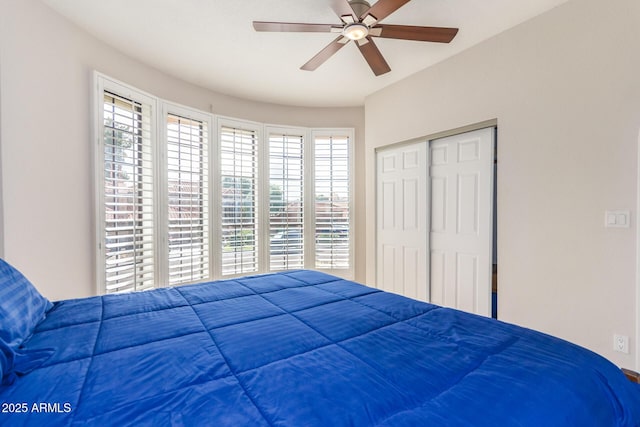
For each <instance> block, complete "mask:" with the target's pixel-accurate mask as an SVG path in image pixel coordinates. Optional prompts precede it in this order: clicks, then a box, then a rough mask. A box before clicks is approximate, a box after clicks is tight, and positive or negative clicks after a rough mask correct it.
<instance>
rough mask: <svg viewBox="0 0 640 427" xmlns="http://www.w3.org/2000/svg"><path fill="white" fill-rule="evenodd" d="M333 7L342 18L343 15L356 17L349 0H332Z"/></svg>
mask: <svg viewBox="0 0 640 427" xmlns="http://www.w3.org/2000/svg"><path fill="white" fill-rule="evenodd" d="M331 9H333V11H334V12H335V13H336V15H338V17H339V18H341V19H342V17H343V16H347V15H351V16H352V17H354V18H355V13H354V12H353V9H352V8H351V5H350V4H349V2H348V0H331Z"/></svg>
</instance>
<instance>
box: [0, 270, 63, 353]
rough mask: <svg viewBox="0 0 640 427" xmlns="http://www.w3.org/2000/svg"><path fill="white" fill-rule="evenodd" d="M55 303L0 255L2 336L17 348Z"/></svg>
mask: <svg viewBox="0 0 640 427" xmlns="http://www.w3.org/2000/svg"><path fill="white" fill-rule="evenodd" d="M52 306H53V305H52V304H51V302H50V301H49V300H48V299H46V298H45V297H43V296H42V295H40V293H39V292H38V291H37V290H36V288H35V287H34V286H33V285H32V284H31V282H29V280H28V279H27V278H26V277H24V276H23V275H22V273H20V272H19V271H18V270H16V269H15V268H13V267H12V266H11V265H9V264H8V263H7V262H6V261H4V260H3V259H0V340H2V341H4V342H5V343H6V345H8V346H9V347H10V348H12V349H13V350H16V349H17V348H18V347H19V346H20V344H21V343H22V342H23V341H24V340H25V339H27V338H28V337H29V336H31V334H32V333H33V330H34V329H35V327H36V325H37V324H38V323H39V322H40V321H41V320H42V319H44V316H45V314H46V313H47V311H49V310H50V309H51V307H52Z"/></svg>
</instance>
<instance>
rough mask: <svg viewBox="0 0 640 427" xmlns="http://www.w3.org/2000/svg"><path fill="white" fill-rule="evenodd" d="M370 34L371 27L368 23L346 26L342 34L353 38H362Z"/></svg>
mask: <svg viewBox="0 0 640 427" xmlns="http://www.w3.org/2000/svg"><path fill="white" fill-rule="evenodd" d="M368 34H369V27H367V26H366V25H363V24H360V23H355V24H350V25H347V26H346V27H344V29H343V30H342V35H343V36H345V37H346V38H348V39H351V40H361V39H363V38H365V37H367V35H368Z"/></svg>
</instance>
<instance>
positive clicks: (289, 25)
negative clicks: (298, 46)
mask: <svg viewBox="0 0 640 427" xmlns="http://www.w3.org/2000/svg"><path fill="white" fill-rule="evenodd" d="M334 26H335V25H331V24H298V23H295V22H263V21H253V28H255V30H256V31H276V32H297V33H330V32H331V28H332V27H334Z"/></svg>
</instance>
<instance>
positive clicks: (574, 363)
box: [0, 262, 640, 427]
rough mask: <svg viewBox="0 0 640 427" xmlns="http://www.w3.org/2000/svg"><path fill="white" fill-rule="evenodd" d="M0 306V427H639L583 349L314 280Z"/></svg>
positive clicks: (634, 411) (639, 399)
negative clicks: (18, 309) (27, 311)
mask: <svg viewBox="0 0 640 427" xmlns="http://www.w3.org/2000/svg"><path fill="white" fill-rule="evenodd" d="M3 269H4V270H6V269H11V267H10V266H8V265H6V264H5V263H4V262H3V263H2V265H0V274H1V275H2V276H4V277H6V276H7V275H8V273H7V272H6V271H4V272H3ZM11 274H12V275H13V276H11V275H10V276H11V277H10V278H9V279H3V280H0V297H2V289H3V287H4V288H5V289H7V288H11V287H12V286H13V287H14V288H15V285H14V282H16V281H17V282H20V286H26V287H29V286H30V285H29V284H28V281H26V279H24V276H21V275H20V274H19V273H18V272H13V271H12V272H11ZM25 282H26V283H27V284H26V285H25V284H24V283H25ZM16 292H17V291H16V290H15V289H13V290H12V291H11V294H12V295H15V294H16ZM25 303H26V304H30V306H34V307H36V308H37V309H34V310H32V311H33V312H35V314H34V313H31V314H32V315H33V317H34V320H32V323H33V324H32V325H26V326H24V325H21V326H20V328H22V329H25V330H26V331H24V330H23V331H16V330H12V328H13V324H14V323H15V322H16V320H15V319H23V318H24V316H15V314H14V317H15V319H14V321H11V322H9V321H8V320H7V319H8V318H9V319H10V318H11V316H12V315H11V313H10V311H12V310H13V311H15V306H16V305H17V304H25ZM3 304H4V305H5V307H4V312H3V311H2V308H1V307H0V315H1V316H4V318H3V320H2V321H3V323H2V329H3V330H4V331H3V332H2V334H0V344H2V342H4V343H3V344H2V349H3V351H2V352H0V355H2V354H4V356H3V358H1V359H0V362H2V361H4V362H3V375H2V376H3V385H2V386H1V387H0V404H2V412H1V413H0V424H4V425H11V426H18V425H37V426H40V425H90V426H91V425H95V426H107V425H118V426H122V425H135V426H144V425H149V426H161V425H175V426H181V425H185V426H191V425H211V426H296V427H298V426H347V425H348V426H374V425H375V426H422V425H425V426H426V425H433V426H536V427H538V426H543V425H544V426H547V427H548V426H563V427H564V426H640V386H639V385H638V384H634V383H632V382H631V381H628V380H627V379H626V378H625V377H624V375H623V374H622V373H621V371H620V370H619V369H618V368H617V367H616V366H614V365H613V364H612V363H610V362H608V361H607V360H605V359H604V358H602V357H600V356H598V355H596V354H594V353H592V352H590V351H588V350H586V349H584V348H581V347H578V346H576V345H573V344H570V343H568V342H566V341H562V340H560V339H556V338H553V337H551V336H547V335H543V334H541V333H538V332H535V331H532V330H528V329H523V328H521V327H517V326H514V325H510V324H506V323H503V322H500V321H496V320H493V319H488V318H484V317H480V316H475V315H471V314H468V313H463V312H460V311H456V310H452V309H446V308H441V307H438V306H435V305H431V304H427V303H423V302H418V301H414V300H411V299H407V298H404V297H402V296H399V295H395V294H391V293H386V292H383V291H380V290H377V289H373V288H370V287H366V286H363V285H360V284H357V283H354V282H351V281H346V280H342V279H339V278H337V277H334V276H331V275H327V274H323V273H320V272H315V271H305V270H300V271H289V272H283V273H277V274H267V275H259V276H251V277H243V278H236V279H233V280H223V281H216V282H211V283H207V284H199V285H189V286H182V287H175V288H163V289H158V290H153V291H147V292H137V293H129V294H120V295H106V296H98V297H91V298H83V299H76V300H65V301H59V302H55V303H49V302H48V301H47V300H46V299H44V298H42V296H40V295H39V294H38V293H37V291H35V288H29V293H28V295H27V296H26V297H24V298H21V299H20V301H13V302H12V303H11V304H8V303H6V298H5V299H4V300H0V306H2V305H3ZM9 305H11V307H9V308H7V306H9ZM7 313H9V314H7ZM18 322H19V320H18ZM27 323H28V322H27ZM30 327H31V328H32V329H31V330H30V331H29V328H30ZM20 328H18V329H20ZM13 329H15V328H13ZM20 333H22V334H26V336H23V337H18V338H16V335H20Z"/></svg>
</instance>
